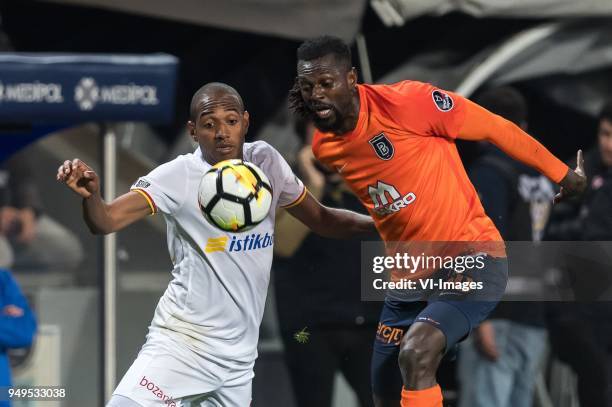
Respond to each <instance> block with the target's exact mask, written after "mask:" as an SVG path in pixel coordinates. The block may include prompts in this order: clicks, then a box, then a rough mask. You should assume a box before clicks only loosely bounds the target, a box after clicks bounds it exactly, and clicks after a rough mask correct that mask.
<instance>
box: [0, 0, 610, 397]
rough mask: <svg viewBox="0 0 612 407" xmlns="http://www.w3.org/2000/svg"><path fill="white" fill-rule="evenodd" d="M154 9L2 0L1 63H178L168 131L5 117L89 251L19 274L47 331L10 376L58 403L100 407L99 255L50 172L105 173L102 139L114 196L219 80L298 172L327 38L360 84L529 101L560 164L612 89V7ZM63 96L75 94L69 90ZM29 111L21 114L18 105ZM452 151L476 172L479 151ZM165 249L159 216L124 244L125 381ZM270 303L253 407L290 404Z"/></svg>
mask: <svg viewBox="0 0 612 407" xmlns="http://www.w3.org/2000/svg"><path fill="white" fill-rule="evenodd" d="M163 3H164V2H154V3H152V4H150V5H149V4H147V5H146V6H144V5H142V4H140V3H139V2H136V1H134V2H129V1H126V2H123V3H122V5H119V4H112V5H111V6H106V5H104V2H102V1H99V2H96V1H66V2H62V1H58V2H46V1H4V2H1V3H0V19H1V20H0V21H1V25H0V29H1V34H2V40H1V41H0V43H1V44H2V45H1V46H2V49H1V50H0V51H3V52H15V53H24V52H27V53H87V54H91V53H96V54H97V53H101V54H120V55H121V54H152V53H165V54H169V55H172V56H175V57H176V58H177V61H178V71H177V76H176V87H175V96H174V98H171V99H172V100H166V101H164V103H166V104H167V109H168V111H169V112H172V114H171V115H170V117H169V119H170V120H169V121H167V122H166V123H156V124H146V123H142V122H136V121H134V122H124V121H119V122H116V121H113V122H108V121H106V120H104V121H102V120H101V119H98V120H92V121H87V122H84V120H80V119H79V118H76V119H74V120H72V121H71V123H76V124H75V125H71V126H70V127H68V128H65V129H63V130H61V131H59V132H53V133H52V134H49V135H47V136H46V137H42V138H40V139H39V140H38V141H36V142H33V143H31V144H28V145H27V146H26V145H24V146H21V144H25V141H32V140H33V139H34V138H35V137H36V136H28V134H30V131H31V130H37V129H38V127H36V126H34V127H31V125H32V124H34V125H36V124H38V122H45V123H44V124H45V125H49V123H50V124H51V125H57V126H61V127H64V126H65V125H66V122H63V123H53V120H48V119H47V120H41V118H40V117H32V118H31V119H30V120H28V121H27V122H26V120H24V119H22V118H20V119H19V120H11V118H7V117H6V116H2V122H3V123H2V124H0V126H1V127H0V129H1V133H0V146H1V148H2V151H3V153H6V154H3V156H4V155H8V152H9V151H10V152H12V150H13V149H16V148H17V147H23V148H21V149H20V150H19V152H18V154H19V157H20V159H22V160H24V161H26V162H27V163H29V164H30V166H31V167H32V169H33V171H34V174H35V182H36V185H37V187H38V189H39V191H40V193H41V196H42V199H43V204H44V208H45V212H46V213H48V214H50V215H51V216H53V218H54V219H56V220H58V221H59V222H60V223H61V224H63V225H64V226H66V227H67V228H68V229H69V230H70V231H71V232H73V233H74V234H75V235H76V236H78V239H79V241H80V243H81V244H82V247H83V253H84V256H83V259H82V262H81V263H80V265H79V267H78V269H76V270H71V271H69V272H68V271H66V270H62V269H53V268H51V269H46V270H35V269H23V270H18V269H16V270H14V271H15V276H16V278H17V280H18V281H19V282H20V284H21V285H22V287H23V289H24V291H26V293H27V294H28V295H29V298H30V299H31V301H32V305H33V307H34V309H35V312H36V314H37V315H38V319H39V324H40V329H39V337H38V340H37V343H36V345H35V346H34V347H33V348H32V350H31V352H30V353H29V354H28V355H21V356H22V358H23V359H24V360H23V361H22V362H21V364H20V365H19V366H17V367H16V368H15V374H16V380H22V382H23V383H28V382H30V383H38V384H43V383H44V384H56V385H62V386H66V387H67V388H69V389H70V392H71V394H72V396H71V397H70V399H69V400H66V402H64V403H61V405H66V406H77V405H78V406H82V405H91V406H94V405H101V403H102V399H103V397H104V395H103V392H104V390H103V389H104V386H102V383H103V376H104V375H103V362H102V361H103V357H102V356H103V343H104V339H103V338H104V336H103V332H102V330H103V328H102V326H103V325H102V323H101V297H102V290H101V287H102V266H101V264H102V258H103V253H102V252H103V246H102V243H101V240H100V238H95V237H92V236H91V235H89V233H88V232H87V230H86V228H85V225H84V224H83V222H82V220H81V216H80V206H79V203H78V200H76V199H74V196H72V195H71V194H69V193H67V191H65V190H64V189H63V187H62V186H61V185H58V184H57V183H56V182H55V181H54V174H55V170H56V168H57V165H58V163H59V162H61V161H63V160H64V159H66V158H69V157H79V158H82V159H83V160H85V161H86V162H90V163H91V164H93V166H94V168H97V169H100V168H101V166H102V162H101V158H102V155H103V151H102V150H103V140H102V137H103V136H102V135H103V134H104V132H105V131H108V130H109V129H110V130H112V131H113V132H114V133H115V134H116V135H117V147H118V149H117V153H116V154H117V163H118V174H117V193H122V192H123V191H126V190H127V188H128V186H129V185H130V184H131V182H133V180H135V179H136V178H137V176H139V175H141V174H143V173H146V172H148V171H149V170H150V169H152V168H153V167H155V166H157V165H158V164H160V163H162V162H164V161H167V160H169V159H171V158H173V157H174V156H176V155H177V154H178V153H182V152H185V151H188V150H189V149H190V148H191V146H190V144H189V140H188V138H187V137H186V135H185V131H184V123H185V121H186V119H187V115H188V101H189V98H190V96H191V94H192V93H193V92H194V91H195V90H196V89H197V88H198V87H199V86H201V85H202V84H204V83H206V82H210V81H221V82H226V83H229V84H231V85H232V86H234V87H235V88H236V89H238V91H239V92H240V93H241V94H242V96H243V98H244V101H245V104H246V106H247V109H248V110H249V111H250V113H251V117H252V121H251V128H250V131H249V134H248V136H247V137H248V139H249V140H254V139H260V138H262V139H265V140H267V141H269V142H270V143H272V144H273V145H275V146H276V147H277V148H278V149H279V150H280V151H281V152H282V153H283V154H284V155H285V156H286V157H287V159H288V160H289V161H290V162H292V161H293V160H294V155H295V152H296V151H295V150H296V145H297V144H296V139H295V134H294V131H293V125H292V123H291V121H290V118H289V116H288V114H287V109H286V105H285V99H286V94H287V90H288V89H289V88H290V87H291V85H292V83H293V77H294V72H295V49H296V47H297V46H298V45H299V43H300V41H301V39H303V38H307V37H310V36H314V35H319V34H324V33H329V34H335V35H339V36H341V37H343V38H345V39H347V40H349V41H352V42H353V43H354V40H355V39H356V38H358V39H359V41H363V42H362V45H363V44H365V48H359V46H358V45H354V46H353V51H354V62H355V65H356V66H357V67H358V68H359V69H360V71H361V72H362V73H363V72H366V75H367V77H365V78H364V77H362V80H366V81H373V82H392V81H395V80H400V79H404V78H406V79H418V80H425V81H430V82H433V83H435V84H436V85H438V86H440V87H444V88H447V89H457V88H458V87H461V86H463V88H460V89H463V90H464V93H466V94H468V95H470V96H472V95H475V94H477V93H478V92H479V91H480V90H482V89H484V88H486V87H487V86H492V85H499V84H512V85H513V86H515V87H516V88H518V89H519V90H521V91H522V92H523V94H524V95H525V96H526V97H527V100H528V103H529V109H530V129H531V132H532V133H533V134H535V135H537V136H538V138H539V139H540V140H542V142H543V143H544V144H545V145H546V146H548V147H549V148H550V149H551V151H552V152H553V153H555V154H556V155H557V156H559V157H561V158H563V159H567V158H569V157H570V156H571V155H572V154H574V152H575V150H576V149H577V148H578V147H582V148H585V149H586V148H588V147H589V146H591V145H593V143H594V142H595V135H596V126H597V121H596V113H597V111H598V109H599V108H600V107H601V105H602V104H603V101H604V100H605V99H606V97H609V95H611V94H612V81H611V80H610V78H612V57H611V55H612V41H611V40H612V28H611V27H612V24H610V22H611V20H610V16H611V15H612V5H610V3H609V2H606V1H599V2H598V1H596V0H591V1H590V2H584V3H580V4H574V5H573V6H572V7H568V6H567V4H568V2H565V1H560V2H559V7H558V8H556V7H546V8H543V7H540V6H539V3H540V2H539V1H537V0H533V1H523V2H517V3H516V5H515V7H514V8H513V7H509V8H507V9H503V10H500V9H495V7H493V6H492V5H491V4H487V3H489V2H487V1H481V2H478V7H470V5H469V2H453V3H454V4H455V6H459V7H462V8H461V9H459V10H453V9H451V6H449V5H448V4H446V5H445V2H444V1H437V2H422V3H419V2H409V1H401V0H397V1H391V0H389V1H384V0H383V1H380V0H373V1H371V2H366V1H356V0H336V1H327V2H306V1H303V2H300V1H292V2H274V1H265V0H261V1H248V2H246V1H245V2H240V1H234V2H224V4H218V2H214V1H202V2H193V1H192V2H188V1H185V2H174V3H173V6H172V8H173V9H176V10H177V11H172V12H170V11H169V10H167V9H164V6H163ZM491 3H492V4H493V3H495V2H491ZM109 4H111V3H109ZM472 4H473V3H472ZM364 50H365V51H367V53H364ZM502 51H505V53H504V52H502ZM483 67H485V68H486V67H488V68H487V69H489V71H488V72H487V71H486V69H483ZM1 72H3V67H2V62H0V74H1ZM4 72H5V74H4V75H3V76H0V82H3V83H4V84H6V83H7V81H8V80H10V77H8V76H6V74H7V71H4ZM368 73H369V74H368ZM467 79H470V80H471V82H470V81H467ZM64 97H65V98H67V99H68V98H72V90H69V89H67V90H65V95H64ZM5 106H6V105H5ZM32 107H36V106H28V105H27V104H24V105H23V108H24V110H27V109H28V108H32ZM0 109H2V104H1V103H0ZM37 131H39V133H40V134H41V135H42V133H45V131H42V130H37ZM460 147H461V149H462V153H463V158H464V160H465V162H466V163H467V164H469V163H470V162H471V161H472V160H473V159H474V157H475V154H476V153H475V151H474V149H473V147H472V146H469V145H461V146H460ZM165 247H166V244H165V226H164V225H163V222H162V221H161V219H157V218H151V219H149V220H147V221H145V222H141V223H139V224H137V225H134V226H132V227H130V228H128V229H127V230H126V231H124V232H121V233H119V234H118V236H117V250H116V256H117V265H118V284H117V287H118V296H117V299H118V302H117V317H116V323H117V357H116V363H117V366H116V368H117V377H119V378H120V377H121V375H122V373H123V372H124V371H125V370H126V369H127V367H128V366H129V364H130V363H131V361H132V360H133V358H134V356H135V355H136V353H137V351H138V349H139V347H140V345H141V344H142V343H143V339H144V334H145V333H146V327H147V326H148V323H149V322H150V319H151V316H152V312H153V309H154V306H155V304H156V302H157V300H158V298H159V296H160V295H161V293H162V292H163V290H164V289H165V287H166V284H167V282H168V279H169V276H170V274H169V272H168V271H169V270H170V268H169V267H170V261H169V258H168V256H167V252H166V249H165ZM268 305H269V306H268V309H267V311H266V316H265V317H264V322H263V324H262V330H261V342H260V357H259V359H258V361H257V364H256V379H255V382H254V405H265V406H277V405H283V406H291V405H292V401H291V394H290V384H289V381H288V378H287V374H286V371H285V370H284V369H285V367H284V365H283V359H282V346H281V344H280V341H279V339H278V332H277V330H278V328H277V326H276V320H275V313H274V298H273V296H270V298H269V300H268ZM338 380H339V383H340V384H341V385H340V386H339V389H338V390H337V391H336V394H335V400H336V401H335V403H336V404H335V405H336V406H351V405H353V404H351V403H354V401H353V396H352V394H351V393H350V390H349V389H348V388H347V386H346V384H342V381H341V379H338ZM556 405H560V404H556ZM568 405H569V404H568Z"/></svg>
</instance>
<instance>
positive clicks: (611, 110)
mask: <svg viewBox="0 0 612 407" xmlns="http://www.w3.org/2000/svg"><path fill="white" fill-rule="evenodd" d="M598 119H599V121H601V120H604V119H605V120H607V121H609V122H612V100H608V101H607V102H606V103H604V106H603V107H602V108H601V110H600V111H599V117H598Z"/></svg>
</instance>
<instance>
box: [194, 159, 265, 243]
mask: <svg viewBox="0 0 612 407" xmlns="http://www.w3.org/2000/svg"><path fill="white" fill-rule="evenodd" d="M198 204H199V205H200V210H201V211H202V213H203V214H204V216H205V217H206V219H207V220H208V221H209V222H210V223H211V224H212V225H214V226H216V227H218V228H219V229H222V230H225V231H230V232H244V231H246V230H249V229H251V228H253V227H255V226H257V224H259V223H260V222H261V221H262V220H264V219H265V217H266V216H267V215H268V212H269V211H270V206H271V205H272V187H271V186H270V181H268V177H266V175H265V174H264V173H263V171H262V170H260V169H259V168H258V167H257V166H256V165H255V164H252V163H249V162H245V161H242V160H237V159H236V160H226V161H221V162H220V163H217V164H215V165H213V167H212V168H211V169H210V170H208V171H207V172H206V173H205V174H204V176H203V177H202V180H201V181H200V186H199V187H198Z"/></svg>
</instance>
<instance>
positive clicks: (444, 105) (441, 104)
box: [431, 90, 455, 112]
mask: <svg viewBox="0 0 612 407" xmlns="http://www.w3.org/2000/svg"><path fill="white" fill-rule="evenodd" d="M431 97H432V98H433V101H434V103H435V104H436V107H437V108H438V110H440V111H442V112H448V111H449V110H452V109H453V107H454V106H455V103H454V102H453V98H451V97H450V95H447V94H446V93H444V92H442V91H440V90H434V91H433V92H431Z"/></svg>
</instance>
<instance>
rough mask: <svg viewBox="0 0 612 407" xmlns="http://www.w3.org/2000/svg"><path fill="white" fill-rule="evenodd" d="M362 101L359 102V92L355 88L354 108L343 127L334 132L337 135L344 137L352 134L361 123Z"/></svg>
mask: <svg viewBox="0 0 612 407" xmlns="http://www.w3.org/2000/svg"><path fill="white" fill-rule="evenodd" d="M360 106H361V105H360V101H359V91H358V90H357V88H355V93H354V94H353V102H352V108H351V109H350V113H349V114H348V115H347V116H346V118H345V119H344V121H343V123H342V127H341V128H340V129H339V130H338V131H336V132H334V134H336V135H342V134H346V133H349V132H352V131H353V130H355V128H356V127H357V123H358V122H359V109H360Z"/></svg>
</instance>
